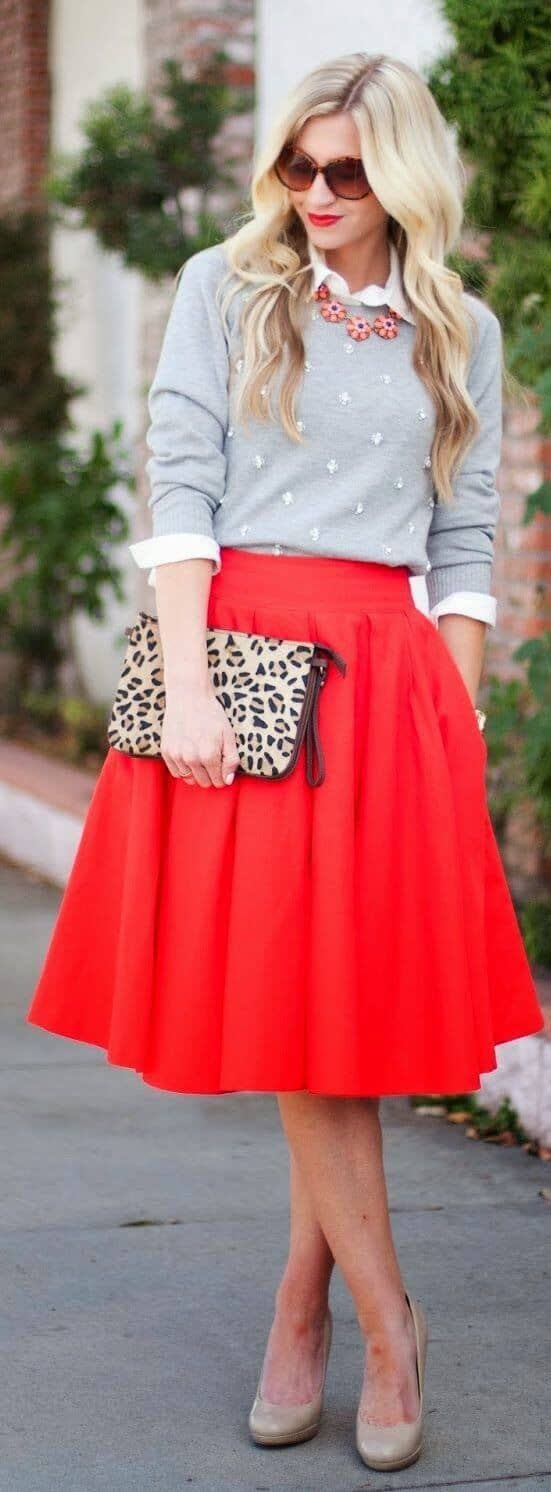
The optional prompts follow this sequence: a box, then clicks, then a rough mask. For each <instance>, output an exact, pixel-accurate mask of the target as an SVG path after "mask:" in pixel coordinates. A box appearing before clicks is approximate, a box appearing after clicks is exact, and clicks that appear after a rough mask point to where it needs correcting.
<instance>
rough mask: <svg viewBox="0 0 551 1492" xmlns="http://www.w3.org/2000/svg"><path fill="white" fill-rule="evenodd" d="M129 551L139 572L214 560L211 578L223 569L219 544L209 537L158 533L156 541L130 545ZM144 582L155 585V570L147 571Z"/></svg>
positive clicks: (205, 535)
mask: <svg viewBox="0 0 551 1492" xmlns="http://www.w3.org/2000/svg"><path fill="white" fill-rule="evenodd" d="M128 548H129V550H130V553H131V555H132V558H133V559H134V560H135V561H136V564H137V565H139V567H140V569H141V570H145V569H147V566H148V565H154V566H155V565H168V564H171V563H172V564H173V563H174V562H175V561H176V560H184V559H211V560H213V561H214V565H213V571H212V573H213V575H218V574H219V572H220V569H221V566H222V561H221V556H220V545H219V544H217V542H216V539H211V538H209V536H208V534H196V533H190V534H157V535H156V537H155V538H151V539H140V540H139V541H138V543H137V544H129V546H128ZM147 581H148V585H153V586H154V585H155V570H154V569H153V570H150V572H149V575H148V577H147Z"/></svg>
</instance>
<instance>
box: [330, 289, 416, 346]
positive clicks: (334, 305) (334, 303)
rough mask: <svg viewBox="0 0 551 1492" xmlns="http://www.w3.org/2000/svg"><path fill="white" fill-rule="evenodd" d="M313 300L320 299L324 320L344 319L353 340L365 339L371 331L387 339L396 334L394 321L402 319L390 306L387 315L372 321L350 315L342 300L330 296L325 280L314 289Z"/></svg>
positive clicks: (362, 340)
mask: <svg viewBox="0 0 551 1492" xmlns="http://www.w3.org/2000/svg"><path fill="white" fill-rule="evenodd" d="M314 300H317V301H320V314H321V315H322V316H323V318H324V321H346V330H347V333H348V336H349V337H353V339H354V341H355V342H365V341H367V338H368V337H370V336H371V333H372V331H373V332H376V333H377V336H378V337H387V338H388V339H390V338H392V337H397V336H398V326H397V324H396V323H397V322H398V321H402V320H403V317H402V315H401V312H400V311H394V310H393V309H392V307H391V306H389V308H388V315H387V316H376V317H375V320H374V321H373V322H371V321H368V320H367V317H366V316H351V315H350V312H349V311H347V309H346V306H343V303H342V301H340V300H334V299H332V298H331V291H330V289H329V286H328V285H327V283H326V281H325V280H322V281H321V284H320V285H318V288H317V290H315V291H314Z"/></svg>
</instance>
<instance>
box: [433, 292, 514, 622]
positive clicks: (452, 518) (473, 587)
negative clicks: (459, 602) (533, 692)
mask: <svg viewBox="0 0 551 1492" xmlns="http://www.w3.org/2000/svg"><path fill="white" fill-rule="evenodd" d="M484 313H485V314H483V315H482V316H481V317H480V319H479V320H478V317H477V320H478V333H479V340H478V345H477V346H476V347H475V350H474V352H473V354H472V357H471V364H470V368H469V375H468V379H467V385H468V389H469V392H470V395H471V398H472V401H473V404H474V405H475V408H476V410H477V412H478V417H479V420H480V430H479V433H478V435H477V436H476V437H475V439H474V441H473V443H472V445H471V446H470V448H469V450H468V451H467V453H466V455H465V456H464V458H463V462H462V464H461V466H460V469H459V471H458V472H457V473H456V475H455V477H454V480H453V498H452V501H451V502H450V503H442V504H438V503H437V504H436V506H435V507H434V509H433V514H432V521H431V525H430V528H429V532H428V537H427V556H428V559H429V562H430V567H431V568H430V570H429V571H428V572H427V575H426V584H427V592H428V598H429V605H430V607H431V609H432V608H433V607H434V606H436V605H437V604H438V602H440V601H443V600H444V599H445V598H446V597H447V596H449V595H451V594H452V593H453V592H455V591H477V592H479V593H482V594H485V595H490V593H491V575H492V564H493V556H494V536H495V530H496V526H497V520H498V517H499V511H500V498H499V494H498V492H497V491H496V486H495V482H496V472H497V469H498V466H499V461H500V455H501V437H502V399H501V340H502V338H501V326H500V323H499V321H498V318H497V316H495V315H494V312H493V311H491V310H490V308H489V306H484ZM479 315H480V313H479Z"/></svg>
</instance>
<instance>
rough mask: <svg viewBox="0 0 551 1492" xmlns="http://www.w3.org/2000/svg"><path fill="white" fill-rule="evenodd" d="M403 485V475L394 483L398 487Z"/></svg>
mask: <svg viewBox="0 0 551 1492" xmlns="http://www.w3.org/2000/svg"><path fill="white" fill-rule="evenodd" d="M403 485H404V479H403V477H396V481H395V482H393V483H392V486H393V487H398V488H400V487H403Z"/></svg>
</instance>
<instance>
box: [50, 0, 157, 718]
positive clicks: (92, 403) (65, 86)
mask: <svg viewBox="0 0 551 1492" xmlns="http://www.w3.org/2000/svg"><path fill="white" fill-rule="evenodd" d="M141 11H142V0H118V3H117V4H116V5H113V4H112V0H78V3H75V0H53V4H52V9H51V20H50V71H51V78H52V107H51V132H52V134H51V138H52V152H54V153H57V152H61V153H65V152H69V153H71V154H72V153H73V152H77V151H78V150H79V149H80V148H81V145H82V138H83V137H82V133H81V128H80V125H81V120H82V117H83V112H84V110H85V108H86V106H87V104H88V103H89V102H91V101H93V100H97V99H98V98H99V97H100V95H101V94H102V93H103V91H104V90H105V89H106V88H108V87H111V86H113V85H114V84H116V83H122V82H124V83H127V84H128V85H129V86H130V87H140V86H141V84H142V76H143V67H142V54H141V46H142V34H143V27H142V14H141ZM52 264H53V268H54V271H55V273H56V275H57V276H59V277H61V278H63V280H64V281H65V284H64V286H63V290H62V296H61V315H60V321H59V336H58V343H57V360H58V365H59V367H60V368H61V369H62V371H63V372H64V373H66V374H67V375H69V376H70V377H71V378H73V379H75V380H76V381H77V382H79V383H85V384H86V385H87V390H88V391H87V393H86V395H85V396H83V397H82V398H80V399H78V400H75V401H74V402H73V404H72V406H71V412H72V416H73V418H74V419H75V420H78V429H79V436H80V435H81V436H82V440H83V443H85V442H86V435H87V434H88V432H90V431H91V430H95V429H101V430H103V431H107V429H108V428H109V427H110V425H111V424H112V421H113V420H114V419H115V418H117V417H118V418H120V419H122V420H123V421H124V435H125V441H126V445H127V448H128V449H129V450H131V449H132V446H133V442H134V439H135V437H136V434H137V433H138V430H139V419H140V389H139V377H140V367H139V315H140V303H139V302H140V290H141V278H140V276H139V274H137V273H135V272H133V271H129V270H128V269H126V268H125V267H124V266H123V264H122V262H121V260H120V257H119V256H118V255H117V254H114V253H106V252H104V251H103V250H102V249H101V248H100V247H99V245H98V242H97V239H96V237H95V235H94V234H93V233H91V232H90V231H88V230H86V231H83V230H82V229H68V228H65V227H63V228H61V227H58V228H56V229H55V230H54V234H53V241H52ZM120 500H121V502H122V504H123V506H124V507H125V510H126V511H129V510H130V508H131V506H132V504H133V502H134V501H135V499H133V498H132V495H131V494H127V493H126V490H123V491H122V492H121V494H120ZM114 559H115V562H116V563H117V564H119V565H120V566H121V568H122V569H123V570H124V572H125V575H127V576H128V580H129V584H128V595H129V601H128V602H127V603H123V604H122V605H121V604H120V603H117V602H115V601H114V599H113V596H112V593H111V592H109V593H108V596H107V597H106V600H107V612H108V617H107V619H106V621H105V622H103V623H98V622H92V621H90V620H89V619H88V618H87V617H85V616H80V617H78V618H75V622H74V639H75V650H76V656H77V660H78V663H79V665H80V667H81V670H82V674H83V678H84V681H85V683H86V686H87V688H88V690H89V692H90V693H91V695H92V697H93V698H95V699H98V700H101V701H108V700H109V699H110V698H112V695H113V691H114V688H115V684H116V679H117V678H118V672H119V666H120V661H119V660H120V653H119V652H118V651H117V650H115V649H114V648H113V646H112V645H111V644H112V640H113V638H114V636H115V635H117V634H119V633H120V631H121V628H124V625H125V624H126V622H127V621H128V616H129V612H130V611H131V609H132V594H133V589H134V588H135V571H136V567H135V564H134V562H133V560H132V557H131V555H130V554H129V553H128V545H127V544H126V543H125V544H122V545H121V546H120V547H119V548H116V549H115V550H114Z"/></svg>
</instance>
